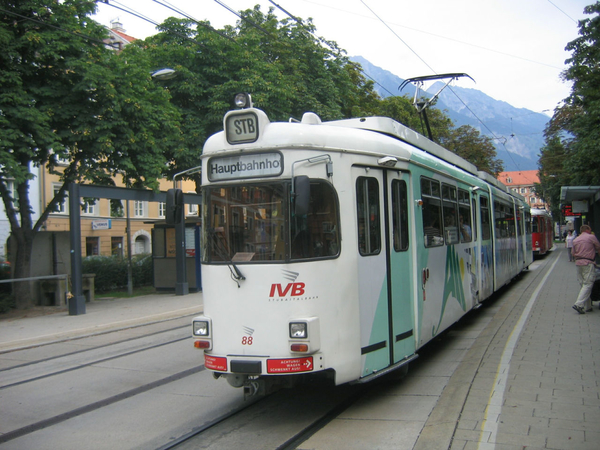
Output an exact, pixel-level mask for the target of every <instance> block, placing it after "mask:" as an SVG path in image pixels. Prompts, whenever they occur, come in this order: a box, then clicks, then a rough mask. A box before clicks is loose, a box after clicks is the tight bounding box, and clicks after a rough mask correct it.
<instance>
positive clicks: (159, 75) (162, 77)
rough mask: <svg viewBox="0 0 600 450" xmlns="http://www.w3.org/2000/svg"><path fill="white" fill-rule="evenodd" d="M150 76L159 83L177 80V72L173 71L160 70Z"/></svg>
mask: <svg viewBox="0 0 600 450" xmlns="http://www.w3.org/2000/svg"><path fill="white" fill-rule="evenodd" d="M150 75H151V76H152V78H154V79H156V80H158V81H167V80H172V79H173V78H175V77H176V76H177V71H175V70H173V69H160V70H157V71H156V72H152V73H151V74H150Z"/></svg>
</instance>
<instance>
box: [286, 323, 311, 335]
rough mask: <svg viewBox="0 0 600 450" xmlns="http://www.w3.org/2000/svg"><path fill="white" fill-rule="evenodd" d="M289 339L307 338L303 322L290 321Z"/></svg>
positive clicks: (305, 326) (305, 325)
mask: <svg viewBox="0 0 600 450" xmlns="http://www.w3.org/2000/svg"><path fill="white" fill-rule="evenodd" d="M290 338H291V339H307V338H308V327H307V324H306V323H305V322H290Z"/></svg>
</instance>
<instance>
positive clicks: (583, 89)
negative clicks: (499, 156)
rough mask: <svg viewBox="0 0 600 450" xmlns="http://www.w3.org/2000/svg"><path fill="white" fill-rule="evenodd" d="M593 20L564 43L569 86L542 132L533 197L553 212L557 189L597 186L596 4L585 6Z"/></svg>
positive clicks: (599, 77)
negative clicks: (538, 197) (541, 198)
mask: <svg viewBox="0 0 600 450" xmlns="http://www.w3.org/2000/svg"><path fill="white" fill-rule="evenodd" d="M584 13H586V14H590V15H593V17H590V18H587V19H584V20H581V21H580V22H579V37H578V38H576V39H574V40H573V41H571V42H569V43H568V44H567V46H566V48H565V49H566V50H568V51H570V52H572V53H571V57H570V58H568V59H567V60H566V61H565V62H566V64H568V65H569V67H568V68H567V69H566V70H565V71H564V72H563V74H562V78H563V79H564V80H565V81H570V82H572V83H573V85H572V88H571V94H570V95H569V96H568V97H567V98H566V99H564V100H563V102H562V104H561V105H559V106H558V107H557V108H556V109H555V111H554V114H553V116H552V119H551V120H550V122H549V124H548V126H547V127H546V130H545V131H544V137H545V141H546V143H545V146H544V147H543V148H542V151H541V155H540V160H539V168H540V187H539V189H536V190H537V192H538V193H540V194H542V193H543V194H542V195H544V199H545V200H547V201H550V203H551V204H552V205H553V206H554V208H553V212H557V213H558V206H559V205H560V187H561V186H569V185H571V186H573V185H598V184H600V171H598V167H597V166H596V164H597V162H598V161H600V127H599V126H598V125H599V123H600V90H599V89H598V86H600V70H599V67H600V15H599V14H600V2H596V3H594V4H592V5H589V6H586V7H585V9H584Z"/></svg>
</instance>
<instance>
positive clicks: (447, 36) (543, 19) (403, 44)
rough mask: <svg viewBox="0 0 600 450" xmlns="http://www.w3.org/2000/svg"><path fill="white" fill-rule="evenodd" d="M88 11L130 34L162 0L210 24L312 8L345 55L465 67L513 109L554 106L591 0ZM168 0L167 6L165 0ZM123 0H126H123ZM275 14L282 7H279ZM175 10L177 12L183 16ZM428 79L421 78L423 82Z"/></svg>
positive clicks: (381, 0) (133, 4)
mask: <svg viewBox="0 0 600 450" xmlns="http://www.w3.org/2000/svg"><path fill="white" fill-rule="evenodd" d="M108 1H109V4H108V5H107V4H104V3H101V2H99V3H98V13H97V15H96V16H95V17H94V19H95V20H96V21H98V22H99V23H101V24H102V25H106V26H109V25H110V22H111V20H113V19H119V21H120V22H121V23H122V24H123V27H124V28H125V30H126V32H127V34H129V35H131V36H134V37H137V38H144V37H146V36H149V35H151V34H154V33H155V32H156V31H155V26H154V25H153V24H152V23H149V22H148V21H146V20H143V19H140V18H138V17H136V16H135V15H133V14H131V13H129V12H124V11H123V9H126V10H130V11H132V12H134V14H137V15H142V16H144V17H146V18H147V19H149V20H150V21H153V22H158V23H160V22H162V21H163V20H164V19H165V18H167V17H169V16H177V13H175V12H174V11H173V10H172V9H169V7H168V6H171V7H173V8H176V9H179V10H181V11H183V12H185V13H186V14H187V15H189V16H191V17H193V18H195V19H197V20H208V21H210V23H211V24H212V25H213V26H214V27H215V28H221V27H222V26H224V25H227V24H228V25H235V23H236V21H237V20H238V17H237V16H236V15H235V14H233V13H232V12H231V11H230V10H233V11H240V10H244V9H249V8H252V7H254V5H256V4H260V5H261V7H262V10H263V11H267V10H268V8H269V7H275V6H274V3H276V4H277V5H279V6H280V7H281V8H283V9H285V10H286V11H287V12H289V13H290V14H293V15H295V16H297V17H300V18H302V19H307V18H309V17H311V18H312V19H313V22H314V24H315V25H316V27H317V34H318V35H320V36H323V37H324V38H326V39H328V40H333V41H336V42H337V43H338V45H339V46H340V47H341V48H343V49H345V50H346V51H347V52H348V55H349V56H354V55H359V56H363V57H364V58H366V59H367V60H369V61H370V62H371V63H373V64H374V65H376V66H379V67H381V68H383V69H386V70H389V71H390V72H392V73H394V74H395V75H397V76H399V77H401V78H403V79H406V78H411V77H415V76H422V75H432V74H441V73H451V72H465V73H468V74H469V75H470V76H471V77H472V78H473V79H474V80H475V83H474V82H473V81H471V80H468V79H462V80H459V81H457V82H455V83H456V85H457V86H461V87H465V88H474V89H478V90H480V91H483V92H484V93H486V94H487V95H489V96H491V97H493V98H495V99H497V100H503V101H505V102H508V103H510V104H511V105H513V106H515V107H518V108H527V109H529V110H532V111H536V112H542V111H546V114H551V112H552V110H553V109H554V108H555V107H556V106H557V104H558V103H559V102H560V101H561V100H562V99H564V98H565V97H567V95H568V94H569V92H570V86H569V85H568V84H565V83H563V82H562V81H561V80H560V73H561V72H562V71H563V70H564V69H565V67H566V66H565V64H564V62H565V59H567V58H568V57H569V53H567V52H565V50H564V48H565V46H566V44H567V43H568V42H569V41H571V40H573V39H575V38H576V37H577V35H578V34H577V33H578V30H579V28H578V26H577V22H578V20H581V19H583V18H586V17H589V16H587V15H585V14H583V9H584V7H585V6H586V5H588V4H591V3H593V2H592V0H453V1H447V0H418V1H415V0H274V2H270V1H267V0H196V1H193V2H190V1H189V0H119V1H115V0H108ZM165 5H168V6H165ZM119 8H122V9H119ZM276 14H277V15H278V16H279V17H280V18H281V19H283V18H286V17H287V16H286V14H285V13H284V12H282V11H281V10H280V9H277V8H276ZM180 17H181V16H180ZM425 87H427V86H425Z"/></svg>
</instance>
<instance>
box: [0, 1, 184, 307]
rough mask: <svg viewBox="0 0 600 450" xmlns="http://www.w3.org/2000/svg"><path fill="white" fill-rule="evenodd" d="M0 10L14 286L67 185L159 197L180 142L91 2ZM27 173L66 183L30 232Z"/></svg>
mask: <svg viewBox="0 0 600 450" xmlns="http://www.w3.org/2000/svg"><path fill="white" fill-rule="evenodd" d="M1 5H2V6H1V7H2V11H1V12H0V45H1V47H2V52H0V111H1V114H0V167H2V170H1V171H0V197H1V198H2V201H3V203H4V209H5V211H6V215H7V217H8V220H9V223H10V226H11V232H12V235H13V236H14V237H15V239H16V240H17V252H16V258H15V266H14V271H15V277H17V278H22V277H27V276H28V275H29V272H30V267H31V262H30V258H31V246H32V243H33V238H34V236H35V233H36V232H37V231H38V230H39V229H40V227H41V226H42V224H43V223H44V222H45V221H46V219H47V218H48V215H49V214H50V212H52V211H54V210H55V206H56V205H57V204H58V203H61V202H62V201H63V200H64V196H65V192H66V186H67V183H70V182H75V181H87V182H93V183H98V184H113V183H114V182H113V177H114V176H115V175H116V174H119V175H120V176H123V178H124V179H125V181H126V183H127V185H129V186H132V187H142V186H148V187H151V188H156V187H157V186H158V184H157V178H159V177H162V175H163V172H164V169H165V166H166V164H167V157H166V156H165V155H168V154H175V153H177V151H178V149H180V148H181V146H182V142H183V141H182V136H181V131H180V128H179V117H180V116H179V112H178V110H177V109H176V108H175V107H174V106H173V105H171V103H170V102H169V100H170V96H169V92H168V91H167V90H165V89H164V88H163V87H162V86H161V85H160V84H159V83H156V82H155V81H154V80H153V79H152V77H151V75H150V66H151V63H150V61H149V60H148V59H147V58H145V56H144V52H143V50H142V49H135V48H132V49H131V50H130V51H128V52H123V53H121V54H118V53H116V52H114V51H112V50H109V49H108V48H107V46H106V45H104V43H103V41H102V40H103V39H104V38H106V37H107V31H106V29H105V28H104V27H102V26H100V25H99V24H97V23H96V22H94V21H93V20H90V19H89V16H90V15H91V14H92V13H93V12H94V10H95V8H96V6H95V2H94V1H93V0H64V1H60V2H57V1H48V0H20V1H18V2H14V1H7V0H2V1H1ZM59 159H60V160H62V161H65V160H66V161H68V162H69V165H68V166H67V167H66V168H65V169H64V171H63V170H62V169H61V170H60V171H59V170H57V164H58V162H59ZM34 166H40V167H43V168H47V169H48V170H49V171H50V172H51V173H57V174H59V175H60V177H61V181H62V182H63V183H64V184H63V186H62V188H61V189H60V190H59V191H58V193H57V195H55V197H54V198H53V199H52V200H51V202H50V203H49V204H48V205H42V207H43V208H46V209H45V210H43V211H41V213H40V216H39V219H38V220H37V222H36V223H34V222H33V220H32V209H33V208H32V205H31V200H30V196H29V194H30V192H29V185H28V182H29V181H30V180H31V179H32V178H33V175H32V173H31V172H30V171H31V168H32V167H34ZM9 180H10V181H11V183H14V186H15V191H16V192H17V193H18V205H17V204H16V203H15V199H14V198H12V196H11V192H10V190H9V189H8V182H9ZM35 206H36V209H37V208H38V205H35ZM19 289H22V288H21V287H18V286H17V287H15V290H16V291H18V290H19ZM15 297H16V298H17V299H18V301H19V305H17V306H18V307H21V306H22V307H26V306H27V302H29V296H28V295H26V294H25V293H22V295H21V294H19V293H15Z"/></svg>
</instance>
